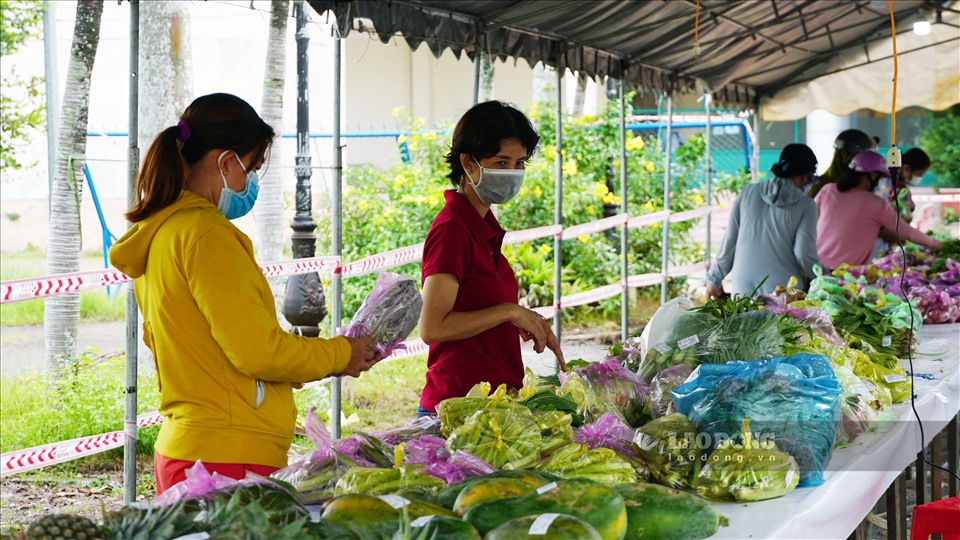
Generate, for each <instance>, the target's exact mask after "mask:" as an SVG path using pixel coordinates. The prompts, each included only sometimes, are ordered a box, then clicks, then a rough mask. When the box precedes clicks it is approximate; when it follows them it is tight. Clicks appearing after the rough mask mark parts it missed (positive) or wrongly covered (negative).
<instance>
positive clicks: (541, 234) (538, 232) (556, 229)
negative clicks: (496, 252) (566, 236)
mask: <svg viewBox="0 0 960 540" xmlns="http://www.w3.org/2000/svg"><path fill="white" fill-rule="evenodd" d="M562 232H563V227H561V226H560V225H547V226H546V227H536V228H534V229H524V230H522V231H511V232H508V233H507V235H506V236H504V238H503V243H504V244H507V245H510V244H520V243H522V242H530V241H532V240H537V239H539V238H547V237H550V236H556V235H558V234H560V233H562Z"/></svg>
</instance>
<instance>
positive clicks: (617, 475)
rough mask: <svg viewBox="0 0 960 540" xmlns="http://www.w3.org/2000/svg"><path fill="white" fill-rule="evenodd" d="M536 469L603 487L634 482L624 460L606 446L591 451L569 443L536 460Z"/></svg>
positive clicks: (630, 466) (628, 464) (629, 466)
mask: <svg viewBox="0 0 960 540" xmlns="http://www.w3.org/2000/svg"><path fill="white" fill-rule="evenodd" d="M536 469H537V470H540V471H545V472H548V473H553V474H555V475H557V476H560V477H563V478H586V479H588V480H593V481H595V482H599V483H601V484H604V485H607V486H612V485H616V484H624V483H629V482H636V481H637V471H635V470H634V468H633V465H631V464H630V463H629V462H628V461H627V460H626V459H624V458H623V457H621V456H620V455H619V454H617V453H616V452H614V451H613V450H611V449H609V448H594V449H593V450H591V449H590V447H589V446H587V445H586V444H569V445H567V446H565V447H563V448H561V449H559V450H557V451H556V452H554V453H553V454H552V455H550V457H548V458H547V459H545V460H543V461H541V462H540V463H538V464H537V466H536Z"/></svg>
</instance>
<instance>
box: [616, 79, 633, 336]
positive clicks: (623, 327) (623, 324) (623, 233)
mask: <svg viewBox="0 0 960 540" xmlns="http://www.w3.org/2000/svg"><path fill="white" fill-rule="evenodd" d="M617 94H618V95H619V98H620V214H621V215H622V216H623V225H622V226H621V227H620V286H621V287H622V289H623V290H622V291H621V292H620V337H621V338H622V339H623V341H626V340H627V337H629V334H630V302H629V299H630V295H629V292H630V290H629V289H628V288H627V277H628V276H629V275H630V273H629V272H630V269H629V267H628V264H627V255H628V253H629V252H628V249H629V247H628V242H627V230H628V229H627V216H629V215H630V214H629V213H628V212H627V113H626V104H625V103H624V102H625V101H626V95H625V94H624V92H623V79H620V80H619V81H617ZM631 112H632V107H631Z"/></svg>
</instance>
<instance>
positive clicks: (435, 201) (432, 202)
mask: <svg viewBox="0 0 960 540" xmlns="http://www.w3.org/2000/svg"><path fill="white" fill-rule="evenodd" d="M427 202H429V203H430V206H436V205H438V204H440V199H438V198H436V197H430V199H429V200H428V201H427Z"/></svg>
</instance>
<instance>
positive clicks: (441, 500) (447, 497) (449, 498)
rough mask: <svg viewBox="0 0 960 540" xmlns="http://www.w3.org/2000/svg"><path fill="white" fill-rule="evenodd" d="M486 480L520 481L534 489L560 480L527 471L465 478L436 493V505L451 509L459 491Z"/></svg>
mask: <svg viewBox="0 0 960 540" xmlns="http://www.w3.org/2000/svg"><path fill="white" fill-rule="evenodd" d="M486 478H513V479H516V480H522V481H524V482H526V483H528V484H530V485H531V486H533V487H535V488H538V487H540V486H543V485H546V484H549V483H550V482H556V481H557V480H559V479H560V477H559V476H557V475H555V474H551V473H548V472H543V471H532V470H529V469H515V470H510V471H496V472H492V473H490V474H485V475H483V476H474V477H473V478H466V479H464V480H461V481H459V482H457V483H456V484H453V485H451V486H448V487H446V488H444V489H441V490H440V492H439V493H437V504H438V505H440V506H442V507H444V508H453V504H454V503H455V502H456V501H457V497H458V496H459V495H460V492H461V491H463V490H464V489H465V488H466V487H467V486H470V485H473V484H475V483H477V482H480V481H482V480H484V479H486Z"/></svg>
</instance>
